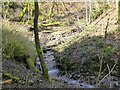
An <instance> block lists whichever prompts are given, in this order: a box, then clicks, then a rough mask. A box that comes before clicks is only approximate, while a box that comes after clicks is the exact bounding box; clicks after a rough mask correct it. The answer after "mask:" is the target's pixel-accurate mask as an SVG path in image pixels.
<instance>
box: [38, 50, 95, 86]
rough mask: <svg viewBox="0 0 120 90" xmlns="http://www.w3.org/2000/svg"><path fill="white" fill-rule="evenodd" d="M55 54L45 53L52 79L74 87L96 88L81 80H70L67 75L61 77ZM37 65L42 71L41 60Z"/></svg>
mask: <svg viewBox="0 0 120 90" xmlns="http://www.w3.org/2000/svg"><path fill="white" fill-rule="evenodd" d="M53 53H54V52H52V51H46V53H44V58H45V61H46V65H47V68H48V73H49V76H50V77H51V78H52V79H56V80H60V81H63V82H65V83H68V85H70V86H72V87H80V88H94V87H95V86H92V85H89V84H86V83H83V82H82V83H81V81H80V80H74V79H70V78H68V77H66V76H65V75H63V76H59V69H57V68H56V67H55V66H56V62H55V60H54V56H53ZM36 63H37V65H36V67H37V68H38V69H40V70H41V65H40V62H39V59H37V60H36Z"/></svg>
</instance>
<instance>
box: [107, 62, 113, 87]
mask: <svg viewBox="0 0 120 90" xmlns="http://www.w3.org/2000/svg"><path fill="white" fill-rule="evenodd" d="M107 68H108V72H110V67H109V65H108V64H107ZM109 80H110V88H112V83H111V75H110V74H109Z"/></svg>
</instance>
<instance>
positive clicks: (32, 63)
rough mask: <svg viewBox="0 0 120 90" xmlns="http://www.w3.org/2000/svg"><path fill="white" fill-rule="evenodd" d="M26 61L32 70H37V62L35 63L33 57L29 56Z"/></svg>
mask: <svg viewBox="0 0 120 90" xmlns="http://www.w3.org/2000/svg"><path fill="white" fill-rule="evenodd" d="M26 63H27V67H28V68H30V69H31V70H32V71H35V63H34V60H32V58H30V57H27V58H26Z"/></svg>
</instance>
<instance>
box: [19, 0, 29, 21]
mask: <svg viewBox="0 0 120 90" xmlns="http://www.w3.org/2000/svg"><path fill="white" fill-rule="evenodd" d="M27 7H28V0H26V2H25V6H24V8H23V11H22V13H21V14H20V16H19V21H22V19H23V17H24V15H25V12H26V10H27Z"/></svg>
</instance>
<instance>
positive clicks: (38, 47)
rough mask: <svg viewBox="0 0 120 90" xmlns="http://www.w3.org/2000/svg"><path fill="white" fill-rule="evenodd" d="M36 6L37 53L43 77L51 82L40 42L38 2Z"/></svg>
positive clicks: (35, 31)
mask: <svg viewBox="0 0 120 90" xmlns="http://www.w3.org/2000/svg"><path fill="white" fill-rule="evenodd" d="M34 4H35V17H34V34H35V45H36V51H37V54H38V57H39V59H40V62H41V66H42V71H43V77H44V79H48V80H49V75H48V69H47V67H46V64H45V60H44V57H43V51H42V48H41V46H40V44H39V43H40V40H39V37H38V16H39V7H38V2H36V0H35V2H34Z"/></svg>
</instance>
